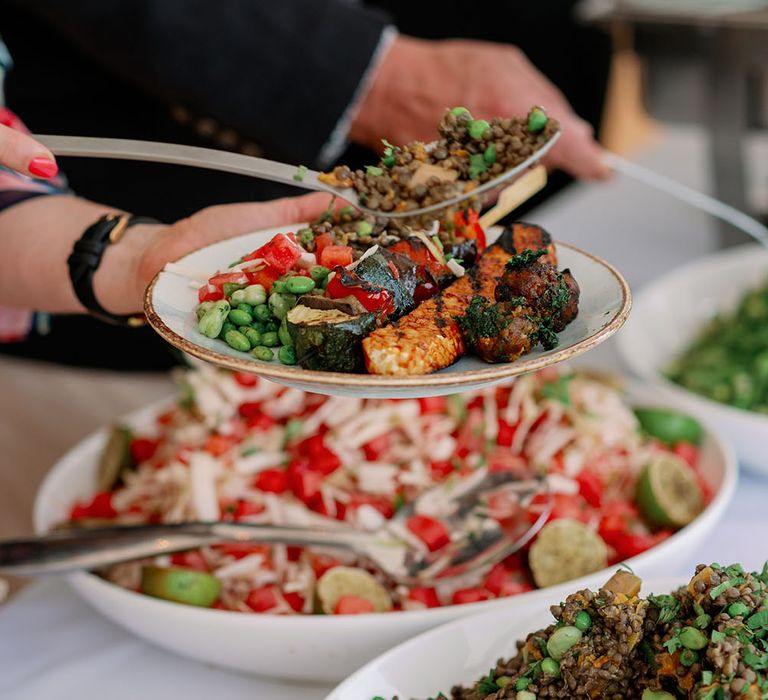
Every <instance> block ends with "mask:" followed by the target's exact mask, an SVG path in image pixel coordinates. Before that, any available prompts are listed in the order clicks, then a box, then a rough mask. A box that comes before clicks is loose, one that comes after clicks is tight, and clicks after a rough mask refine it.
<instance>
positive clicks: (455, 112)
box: [451, 107, 472, 119]
mask: <svg viewBox="0 0 768 700" xmlns="http://www.w3.org/2000/svg"><path fill="white" fill-rule="evenodd" d="M451 114H453V116H455V117H458V116H459V115H461V114H466V115H467V116H468V117H469V118H470V119H471V118H472V114H471V113H470V111H469V110H468V109H467V108H466V107H454V108H453V109H452V110H451Z"/></svg>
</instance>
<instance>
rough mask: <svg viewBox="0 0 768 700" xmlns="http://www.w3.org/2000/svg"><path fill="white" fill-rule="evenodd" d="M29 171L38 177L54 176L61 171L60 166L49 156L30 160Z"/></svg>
mask: <svg viewBox="0 0 768 700" xmlns="http://www.w3.org/2000/svg"><path fill="white" fill-rule="evenodd" d="M29 172H31V173H32V174H33V175H37V177H53V176H54V175H55V174H56V173H57V172H59V166H58V165H56V163H54V162H53V161H52V160H49V159H48V158H42V157H41V158H33V159H32V160H31V161H29Z"/></svg>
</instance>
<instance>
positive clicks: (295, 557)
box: [285, 544, 301, 561]
mask: <svg viewBox="0 0 768 700" xmlns="http://www.w3.org/2000/svg"><path fill="white" fill-rule="evenodd" d="M285 556H286V558H287V559H288V561H299V559H300V558H301V547H298V546H297V545H294V544H289V545H288V546H287V547H286V548H285Z"/></svg>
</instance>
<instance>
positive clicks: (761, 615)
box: [745, 610, 768, 630]
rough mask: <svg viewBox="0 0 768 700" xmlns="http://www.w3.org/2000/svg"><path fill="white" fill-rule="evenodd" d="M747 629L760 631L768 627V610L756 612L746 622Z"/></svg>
mask: <svg viewBox="0 0 768 700" xmlns="http://www.w3.org/2000/svg"><path fill="white" fill-rule="evenodd" d="M745 624H746V625H747V627H749V629H751V630H759V629H761V628H763V627H768V610H761V611H760V612H756V613H755V614H754V615H752V616H751V617H748V618H747V620H746V623H745Z"/></svg>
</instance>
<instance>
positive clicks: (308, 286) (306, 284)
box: [285, 275, 315, 294]
mask: <svg viewBox="0 0 768 700" xmlns="http://www.w3.org/2000/svg"><path fill="white" fill-rule="evenodd" d="M285 288H286V289H287V290H288V292H290V293H291V294H306V293H307V292H311V291H312V290H313V289H314V288H315V281H314V280H313V279H311V278H310V277H304V276H303V275H296V276H295V277H291V278H290V279H289V280H288V281H287V282H286V283H285Z"/></svg>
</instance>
